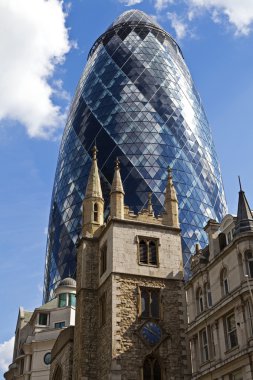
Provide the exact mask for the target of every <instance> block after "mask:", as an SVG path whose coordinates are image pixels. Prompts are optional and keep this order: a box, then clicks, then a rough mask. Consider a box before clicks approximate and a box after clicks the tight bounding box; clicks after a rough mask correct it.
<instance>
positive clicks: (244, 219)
mask: <svg viewBox="0 0 253 380" xmlns="http://www.w3.org/2000/svg"><path fill="white" fill-rule="evenodd" d="M238 178H239V186H240V191H239V199H238V209H237V220H236V226H235V234H236V235H237V234H239V233H242V232H249V231H252V232H253V215H252V211H251V209H250V207H249V204H248V201H247V198H246V196H245V193H244V191H243V190H242V184H241V180H240V177H238Z"/></svg>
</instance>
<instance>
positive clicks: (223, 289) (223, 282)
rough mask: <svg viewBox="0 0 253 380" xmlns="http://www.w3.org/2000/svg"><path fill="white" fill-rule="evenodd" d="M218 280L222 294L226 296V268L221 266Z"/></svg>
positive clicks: (227, 288)
mask: <svg viewBox="0 0 253 380" xmlns="http://www.w3.org/2000/svg"><path fill="white" fill-rule="evenodd" d="M220 282H221V292H222V295H223V296H226V295H227V294H228V293H229V286H228V272H227V269H226V268H223V269H222V271H221V274H220Z"/></svg>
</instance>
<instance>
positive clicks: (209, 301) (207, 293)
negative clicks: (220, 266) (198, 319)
mask: <svg viewBox="0 0 253 380" xmlns="http://www.w3.org/2000/svg"><path fill="white" fill-rule="evenodd" d="M204 293H205V304H206V307H208V308H209V307H211V306H212V293H211V289H210V285H209V283H208V282H206V283H205V285H204Z"/></svg>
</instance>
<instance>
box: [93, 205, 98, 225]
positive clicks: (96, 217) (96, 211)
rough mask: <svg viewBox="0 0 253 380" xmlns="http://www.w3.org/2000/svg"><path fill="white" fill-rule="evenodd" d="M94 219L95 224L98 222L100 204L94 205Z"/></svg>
mask: <svg viewBox="0 0 253 380" xmlns="http://www.w3.org/2000/svg"><path fill="white" fill-rule="evenodd" d="M93 218H94V222H98V204H97V203H94V205H93Z"/></svg>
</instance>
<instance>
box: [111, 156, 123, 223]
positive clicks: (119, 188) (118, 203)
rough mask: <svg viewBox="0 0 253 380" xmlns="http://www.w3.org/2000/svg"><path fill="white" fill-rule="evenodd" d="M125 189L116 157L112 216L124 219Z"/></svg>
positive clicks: (112, 192)
mask: <svg viewBox="0 0 253 380" xmlns="http://www.w3.org/2000/svg"><path fill="white" fill-rule="evenodd" d="M124 195H125V192H124V189H123V185H122V181H121V175H120V169H119V160H118V158H117V159H116V162H115V171H114V177H113V181H112V188H111V217H112V218H113V217H115V218H119V219H124Z"/></svg>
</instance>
